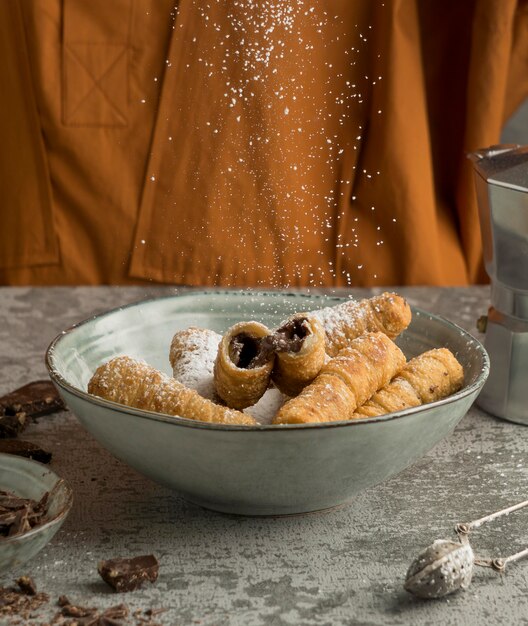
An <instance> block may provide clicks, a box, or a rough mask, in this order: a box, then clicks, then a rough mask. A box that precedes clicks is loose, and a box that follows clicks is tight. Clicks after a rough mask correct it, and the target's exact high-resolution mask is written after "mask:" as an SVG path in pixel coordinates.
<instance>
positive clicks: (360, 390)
mask: <svg viewBox="0 0 528 626" xmlns="http://www.w3.org/2000/svg"><path fill="white" fill-rule="evenodd" d="M404 365H405V356H404V355H403V352H402V351H401V350H400V349H399V348H398V346H397V345H396V344H395V343H394V342H393V341H391V340H390V339H389V338H388V337H387V335H385V334H384V333H367V334H365V335H362V336H361V337H357V338H356V339H354V340H353V341H351V342H350V345H349V347H348V348H344V349H343V350H341V352H340V353H339V354H338V356H336V357H334V358H333V359H330V361H328V362H327V363H326V364H325V365H324V366H323V367H322V369H321V371H320V373H319V375H318V376H317V378H316V379H315V380H314V381H313V383H312V384H310V385H308V386H307V387H305V388H304V389H303V390H302V391H301V393H300V394H299V395H298V396H297V397H296V398H292V399H291V400H289V401H288V402H286V404H284V406H282V407H281V408H280V409H279V411H278V412H277V415H276V416H275V418H274V420H273V423H274V424H305V423H311V422H334V421H338V420H346V419H350V417H351V416H352V414H353V413H354V411H355V410H356V409H357V407H358V406H360V405H362V404H364V403H365V402H366V401H367V400H368V399H369V398H370V397H371V396H372V395H373V394H374V393H375V392H376V391H377V390H378V389H381V387H384V386H385V385H386V384H387V383H388V382H389V381H390V380H391V379H392V378H393V377H394V376H395V375H396V374H397V373H398V372H399V371H400V370H401V369H402V367H403V366H404Z"/></svg>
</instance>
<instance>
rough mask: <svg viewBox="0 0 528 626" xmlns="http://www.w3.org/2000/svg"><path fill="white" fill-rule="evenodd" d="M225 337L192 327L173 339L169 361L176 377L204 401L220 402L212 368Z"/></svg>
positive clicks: (178, 333) (205, 329)
mask: <svg viewBox="0 0 528 626" xmlns="http://www.w3.org/2000/svg"><path fill="white" fill-rule="evenodd" d="M221 339H222V335H219V334H218V333H215V332H214V331H213V330H209V329H207V328H198V327H196V326H190V327H189V328H187V329H186V330H180V331H178V332H177V333H176V334H175V335H174V337H173V338H172V342H171V347H170V355H169V360H170V363H171V365H172V372H173V376H174V378H175V379H176V380H178V381H179V382H180V383H182V384H184V385H185V386H186V387H189V388H190V389H194V390H195V391H197V392H198V393H199V394H200V395H201V396H202V397H203V398H207V399H208V400H213V401H218V396H217V395H216V392H215V389H214V377H213V367H214V362H215V359H216V354H217V352H218V344H219V343H220V340H221Z"/></svg>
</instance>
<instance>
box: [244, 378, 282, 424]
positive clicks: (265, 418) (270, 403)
mask: <svg viewBox="0 0 528 626" xmlns="http://www.w3.org/2000/svg"><path fill="white" fill-rule="evenodd" d="M286 400H289V398H288V396H285V395H284V394H283V393H281V392H280V391H279V390H278V389H276V388H275V387H272V388H271V389H267V390H266V393H265V394H264V395H263V396H262V398H261V399H260V400H259V401H258V402H257V403H256V404H254V405H253V406H250V407H248V408H247V409H244V413H247V414H248V415H251V417H253V418H255V421H256V422H258V423H259V424H271V421H272V419H273V417H274V415H275V413H277V411H278V410H279V409H280V408H281V406H282V405H283V404H284V403H285V402H286Z"/></svg>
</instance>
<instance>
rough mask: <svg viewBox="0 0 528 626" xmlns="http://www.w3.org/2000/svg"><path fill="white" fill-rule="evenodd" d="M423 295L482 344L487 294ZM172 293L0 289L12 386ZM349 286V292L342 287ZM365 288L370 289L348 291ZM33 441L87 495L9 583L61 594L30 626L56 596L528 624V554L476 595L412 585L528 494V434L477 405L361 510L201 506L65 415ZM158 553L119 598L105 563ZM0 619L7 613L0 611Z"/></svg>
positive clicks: (510, 521) (297, 619)
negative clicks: (148, 582)
mask: <svg viewBox="0 0 528 626" xmlns="http://www.w3.org/2000/svg"><path fill="white" fill-rule="evenodd" d="M397 291H399V292H400V293H402V294H403V295H405V296H406V297H407V298H408V299H409V301H410V303H411V304H414V305H418V306H420V307H422V308H425V309H427V310H429V311H431V312H434V313H437V314H440V315H443V316H445V317H447V318H449V319H451V320H453V321H454V322H456V323H458V324H460V325H461V326H463V327H464V328H466V329H467V330H469V331H470V332H471V333H473V334H474V335H475V336H477V337H479V338H480V339H482V336H481V335H479V334H478V332H477V330H476V328H475V320H476V318H477V317H478V316H479V315H480V314H482V313H485V312H486V309H487V303H488V298H489V292H488V288H486V287H470V288H421V287H420V288H419V287H413V288H402V289H398V290H397ZM175 292H177V290H175V289H173V288H165V287H164V288H154V287H153V288H149V289H144V288H139V287H137V288H136V287H131V288H130V287H126V288H124V287H93V288H90V287H75V288H1V289H0V339H1V346H2V350H1V352H0V372H1V378H0V393H4V392H7V391H9V390H11V389H13V388H15V387H18V386H20V385H22V384H24V383H26V382H29V381H31V380H34V379H37V378H43V377H46V375H47V374H46V369H45V366H44V358H43V357H44V352H45V349H46V347H47V345H48V344H49V342H50V341H51V339H52V338H53V337H54V336H55V335H56V334H57V333H59V332H60V331H61V330H62V329H64V328H65V327H67V326H69V325H71V324H73V323H74V322H77V321H79V320H82V319H84V318H86V317H88V316H90V315H92V314H94V313H98V312H101V311H104V310H106V309H108V308H112V307H116V306H119V305H122V304H125V303H128V302H132V301H137V300H141V299H144V298H146V297H153V296H156V295H162V294H167V293H175ZM343 293H345V292H344V291H343V290H341V291H339V292H338V295H341V294H343ZM346 293H353V294H354V295H357V296H362V297H363V296H366V295H370V294H371V293H373V292H372V291H370V290H360V289H358V290H352V291H350V292H346ZM24 438H25V439H28V440H31V441H34V442H36V443H39V444H40V445H42V446H43V447H45V448H47V449H49V450H51V451H52V452H53V460H52V463H51V467H52V468H53V469H54V470H55V471H56V472H57V473H58V474H59V475H61V476H62V477H64V478H65V479H67V480H68V482H69V483H70V484H71V486H72V487H73V490H74V493H75V502H74V506H73V508H72V510H71V513H70V515H69V517H68V519H67V520H66V522H65V524H64V526H63V527H62V529H61V530H60V531H59V533H58V534H57V535H56V536H55V538H54V539H53V540H52V541H51V542H50V543H49V544H48V546H46V548H45V549H44V550H43V551H42V552H41V553H40V554H39V555H37V556H36V557H35V558H34V560H33V561H32V562H31V563H28V564H27V565H26V566H24V567H22V568H20V571H11V572H7V573H4V574H0V584H3V585H7V584H10V583H11V582H12V581H13V580H14V579H15V578H16V577H17V576H20V575H22V574H28V573H29V574H31V575H32V576H33V577H34V579H35V581H36V583H37V585H38V587H39V588H40V589H41V590H43V591H46V592H47V593H49V594H50V597H51V599H50V604H49V605H48V607H47V609H45V610H44V611H41V612H40V613H39V614H38V615H39V616H40V617H37V618H35V619H34V620H31V621H29V622H27V623H30V624H40V623H45V621H46V618H49V617H50V616H52V615H53V614H54V613H55V612H56V606H54V603H55V602H56V599H57V597H58V596H59V595H60V594H65V595H67V596H68V597H69V598H70V600H72V601H74V602H76V603H78V604H81V605H84V606H98V607H103V608H104V607H107V606H111V605H114V604H117V603H119V602H125V603H126V604H127V605H128V606H129V607H130V609H131V610H134V609H137V608H143V609H145V608H148V607H165V608H167V609H168V610H167V612H165V613H163V614H161V615H160V616H159V618H158V622H159V623H162V624H167V625H171V626H172V625H178V624H203V625H217V624H243V625H252V624H255V625H258V624H273V625H282V624H285V625H286V624H306V625H314V624H321V625H322V624H328V625H334V624H369V625H378V624H379V625H389V624H390V625H394V624H436V625H446V626H447V625H453V626H455V625H456V626H458V625H468V626H471V625H473V624H474V625H480V624H484V623H485V624H528V563H527V562H523V561H519V562H518V563H514V564H512V565H511V567H510V568H509V569H508V571H507V572H506V573H505V575H502V576H501V575H499V574H497V573H495V572H493V571H491V570H488V569H483V568H478V571H477V572H476V574H475V576H474V580H473V583H472V584H471V586H470V588H469V589H468V590H467V591H465V592H460V593H458V594H456V595H452V596H450V597H448V598H445V599H443V600H437V601H418V600H416V599H414V598H413V597H411V596H409V595H408V594H407V593H406V592H404V591H403V589H402V582H403V579H404V576H405V573H406V569H407V567H408V565H409V564H410V562H411V561H412V559H413V558H414V557H415V556H416V554H417V553H418V552H419V551H420V550H421V549H422V548H423V547H425V546H427V545H429V544H430V543H432V541H433V540H435V539H438V538H448V537H452V529H453V526H454V524H455V523H456V522H459V521H469V520H472V519H477V518H479V517H481V516H482V515H484V514H486V513H488V512H491V511H495V510H497V509H499V508H501V507H504V506H507V505H510V504H513V503H516V502H519V501H521V500H524V499H526V498H527V497H528V463H527V452H528V429H527V428H526V427H523V426H521V425H516V424H513V423H509V422H505V421H501V420H499V419H496V418H493V417H491V416H489V415H486V414H485V413H483V412H482V411H480V410H479V409H478V408H476V407H473V408H472V409H471V410H470V411H469V413H468V414H467V415H466V416H465V417H464V419H463V420H462V421H461V422H460V424H459V425H458V427H457V428H456V430H455V431H454V432H453V433H452V434H451V435H450V436H449V437H447V438H446V439H445V440H443V441H442V442H440V443H439V444H438V445H437V446H436V447H435V448H434V449H432V450H431V451H430V452H429V453H428V454H426V455H425V456H424V457H422V458H421V459H420V460H419V461H418V462H417V463H415V464H414V465H413V466H412V467H409V468H408V469H406V470H405V471H403V472H402V473H400V474H399V475H398V476H396V477H393V478H392V479H390V480H387V481H386V482H384V483H383V484H381V485H378V486H376V487H374V488H371V489H368V490H366V491H364V492H363V493H362V494H360V495H359V496H358V497H357V498H356V499H355V500H354V501H353V502H352V503H351V504H349V505H346V506H343V507H341V508H338V509H335V510H332V511H329V512H324V513H319V514H313V515H305V516H297V517H287V518H244V517H235V516H228V515H222V514H218V513H214V512H212V511H207V510H203V509H201V508H198V507H196V506H194V505H191V504H189V503H187V502H186V501H184V500H183V499H181V498H180V497H179V496H178V495H177V494H175V493H172V492H170V491H168V490H166V489H165V488H163V487H160V486H158V485H156V484H154V483H153V482H151V481H149V480H147V479H146V478H144V477H142V476H141V475H139V474H137V473H136V472H135V471H134V470H132V469H130V468H129V467H127V466H126V465H125V464H123V463H122V462H120V461H118V460H116V459H115V458H113V457H112V456H111V455H110V454H109V453H108V452H107V451H106V450H105V449H104V448H102V447H101V446H100V445H99V444H98V443H97V442H96V441H95V440H94V439H93V438H92V437H91V436H90V435H89V434H88V433H87V432H85V431H84V430H83V428H82V427H81V426H80V425H79V423H78V422H77V421H76V419H75V417H74V416H73V415H72V414H71V413H69V412H64V413H59V414H55V415H53V416H49V417H43V418H41V419H40V420H39V421H38V423H37V424H33V425H31V426H30V427H29V428H28V429H27V430H26V432H25V434H24ZM472 537H473V539H472V543H473V545H474V547H475V549H476V550H477V551H478V552H479V554H483V555H491V556H498V555H507V554H511V553H513V552H515V551H518V550H521V549H522V548H524V547H525V546H526V545H528V511H526V510H522V511H519V512H517V513H514V514H512V515H510V516H509V517H508V518H502V519H500V520H497V521H495V522H493V523H491V524H488V525H486V526H484V527H483V528H482V529H480V530H479V531H478V532H477V531H476V532H475V533H474V535H473V536H472ZM142 553H154V554H155V555H157V557H158V558H159V560H160V577H159V579H158V582H157V583H156V584H155V585H152V586H146V587H145V588H144V589H141V590H139V591H136V592H133V593H128V594H120V595H117V594H114V593H112V592H111V590H110V589H109V588H108V587H107V586H106V585H105V584H104V583H103V582H102V581H101V580H100V579H99V577H98V574H97V572H96V566H97V562H98V561H99V560H100V559H103V558H108V557H109V556H111V555H112V556H116V555H121V556H125V555H137V554H142ZM0 621H1V618H0Z"/></svg>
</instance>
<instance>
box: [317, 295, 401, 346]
mask: <svg viewBox="0 0 528 626" xmlns="http://www.w3.org/2000/svg"><path fill="white" fill-rule="evenodd" d="M312 315H314V316H316V317H317V318H318V319H319V320H320V321H321V322H322V324H323V327H324V329H325V333H326V352H327V354H328V355H330V356H336V354H337V353H338V352H339V351H340V350H342V349H343V348H345V347H346V346H348V345H349V343H350V342H351V341H352V339H355V338H356V337H359V336H360V335H363V334H364V333H369V332H382V333H385V335H387V336H388V337H390V339H394V338H395V337H397V336H398V335H399V334H400V333H401V332H402V331H404V330H405V329H406V328H407V326H408V325H409V324H410V322H411V308H410V307H409V305H408V303H407V301H406V300H405V298H402V297H401V296H399V295H397V294H395V293H387V292H386V293H382V294H381V295H379V296H374V297H373V298H366V299H365V300H360V301H357V300H350V301H348V302H343V303H342V304H338V305H337V306H333V307H328V308H326V309H321V310H319V311H313V312H312Z"/></svg>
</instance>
